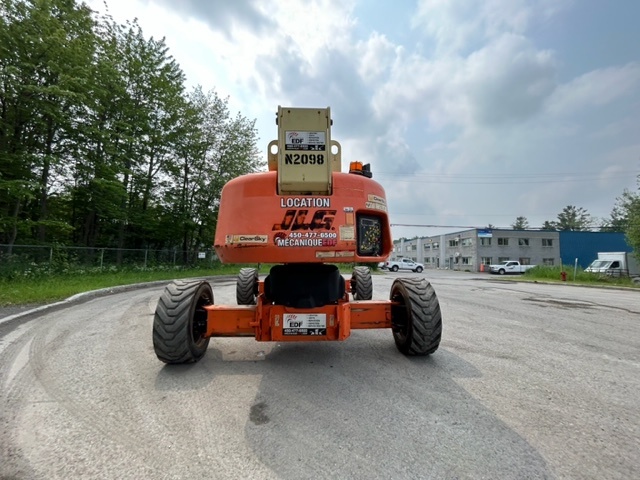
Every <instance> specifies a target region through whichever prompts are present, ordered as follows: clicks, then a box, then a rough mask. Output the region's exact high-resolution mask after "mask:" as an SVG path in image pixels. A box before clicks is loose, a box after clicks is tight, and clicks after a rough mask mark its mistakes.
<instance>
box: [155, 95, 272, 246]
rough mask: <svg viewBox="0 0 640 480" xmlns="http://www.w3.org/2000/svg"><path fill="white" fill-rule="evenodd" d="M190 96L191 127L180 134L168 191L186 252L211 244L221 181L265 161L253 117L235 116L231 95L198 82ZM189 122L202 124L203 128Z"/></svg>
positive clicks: (186, 117)
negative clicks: (231, 110)
mask: <svg viewBox="0 0 640 480" xmlns="http://www.w3.org/2000/svg"><path fill="white" fill-rule="evenodd" d="M188 100H189V105H188V107H187V108H186V110H185V112H184V115H183V123H184V125H183V128H182V130H183V131H184V132H189V133H187V134H182V135H181V138H182V141H181V142H180V143H179V148H178V157H177V158H176V159H175V161H174V162H172V164H171V167H170V170H169V172H170V173H171V175H172V177H171V186H170V187H169V188H168V190H167V192H166V196H165V205H166V206H167V208H170V209H171V215H170V216H169V218H173V219H174V222H175V223H174V225H176V226H177V225H179V226H180V227H179V235H180V240H179V241H180V247H181V250H182V251H183V252H187V251H189V250H193V249H195V248H199V247H202V246H209V245H211V243H212V240H213V235H214V232H215V225H216V218H217V209H218V207H219V203H220V195H221V192H222V187H223V186H224V185H225V183H227V182H228V181H229V180H231V179H233V178H235V177H238V176H240V175H243V174H245V173H250V172H254V171H256V170H258V169H259V168H260V167H261V166H262V165H263V163H262V162H261V161H260V157H259V151H258V149H257V146H256V144H257V131H256V129H255V125H254V121H251V120H248V119H247V118H245V117H243V116H241V115H240V114H238V115H236V117H234V118H232V117H231V116H230V113H229V108H228V101H227V100H226V99H224V100H223V99H221V98H220V97H218V95H217V94H216V93H215V92H213V91H212V92H208V93H204V92H203V91H202V89H201V88H200V87H198V88H196V89H194V91H193V92H191V94H190V95H189V97H188ZM190 125H191V127H192V126H193V125H197V126H198V130H197V131H194V130H193V128H191V127H190ZM174 229H175V227H174Z"/></svg>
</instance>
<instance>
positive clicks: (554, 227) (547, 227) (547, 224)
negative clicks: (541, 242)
mask: <svg viewBox="0 0 640 480" xmlns="http://www.w3.org/2000/svg"><path fill="white" fill-rule="evenodd" d="M557 229H558V226H557V224H556V222H553V221H551V222H550V221H549V220H545V221H544V223H543V224H542V230H557Z"/></svg>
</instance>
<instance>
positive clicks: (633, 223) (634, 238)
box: [625, 200, 640, 260]
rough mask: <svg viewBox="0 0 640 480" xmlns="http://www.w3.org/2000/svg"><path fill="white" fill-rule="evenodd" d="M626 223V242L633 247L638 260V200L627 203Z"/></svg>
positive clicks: (639, 231) (639, 215)
mask: <svg viewBox="0 0 640 480" xmlns="http://www.w3.org/2000/svg"><path fill="white" fill-rule="evenodd" d="M627 219H628V221H627V225H626V230H625V233H626V238H627V243H628V244H629V245H630V246H631V248H632V249H633V251H634V253H635V256H636V257H637V258H638V260H640V200H637V201H635V202H633V203H632V204H631V205H629V209H628V216H627Z"/></svg>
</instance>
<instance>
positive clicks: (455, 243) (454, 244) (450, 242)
mask: <svg viewBox="0 0 640 480" xmlns="http://www.w3.org/2000/svg"><path fill="white" fill-rule="evenodd" d="M459 244H460V240H458V239H457V238H454V239H453V240H449V246H450V247H457V246H458V245H459Z"/></svg>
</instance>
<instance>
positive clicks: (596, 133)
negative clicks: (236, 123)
mask: <svg viewBox="0 0 640 480" xmlns="http://www.w3.org/2000/svg"><path fill="white" fill-rule="evenodd" d="M86 3H87V4H89V5H90V6H91V7H92V8H93V9H95V10H97V11H99V12H102V13H104V12H105V9H108V11H109V13H110V14H111V15H112V16H113V17H114V18H115V19H116V20H118V21H121V22H124V21H126V20H132V19H133V18H137V19H138V22H139V24H140V26H141V27H142V29H143V32H144V33H145V35H147V36H149V37H151V36H153V37H154V38H165V41H166V44H167V46H168V47H169V49H170V50H169V53H170V54H171V55H172V56H173V57H174V58H175V59H176V60H177V61H178V63H179V64H180V66H181V67H182V69H183V71H184V73H185V75H186V79H187V85H188V86H189V88H191V87H194V86H196V85H201V86H202V87H203V88H204V89H205V90H215V91H216V92H217V93H218V94H219V95H220V96H222V97H227V96H228V98H229V106H230V108H231V110H232V113H235V112H238V111H239V112H240V113H241V114H242V115H244V116H245V117H248V118H251V119H253V118H255V119H256V126H257V129H258V133H259V136H260V140H259V141H260V144H259V146H260V147H262V148H263V149H264V152H265V159H266V149H267V144H268V143H269V141H270V140H272V139H275V138H276V137H277V130H276V129H277V126H276V125H275V121H274V118H275V112H276V110H277V107H278V105H282V106H288V107H326V106H330V107H331V113H332V117H333V120H334V125H333V128H332V138H333V139H334V140H337V141H339V142H340V143H341V145H342V162H343V171H344V170H346V169H347V168H348V163H349V162H350V161H354V160H358V161H362V162H364V163H370V164H371V169H372V171H373V178H374V179H375V180H377V181H378V182H379V183H381V184H382V186H383V187H384V188H385V191H386V195H387V203H388V205H389V213H390V219H391V223H392V224H393V225H394V226H393V228H392V233H393V237H394V238H399V237H415V236H430V235H436V234H441V233H447V232H454V231H459V230H462V229H464V227H467V226H468V227H479V228H482V227H485V226H487V225H489V224H491V225H494V226H495V227H506V228H510V225H511V224H513V223H514V222H515V220H516V218H517V217H519V216H524V217H526V218H527V220H528V222H529V225H530V226H531V227H532V228H536V227H540V226H541V225H542V223H543V222H544V221H545V220H550V221H552V220H556V218H557V215H558V213H560V212H561V211H562V209H563V208H564V207H566V206H567V205H574V206H576V207H582V208H584V209H586V210H587V211H588V213H590V214H591V215H592V216H593V217H595V218H596V219H603V218H608V217H609V216H610V214H611V210H612V208H613V206H614V204H615V201H616V198H617V197H619V196H620V195H621V194H622V193H623V191H624V189H630V190H632V191H637V189H638V183H637V176H638V174H640V48H639V47H638V46H640V27H638V19H640V2H638V1H637V0H414V1H410V0H394V1H393V2H391V1H384V2H383V1H367V2H365V1H363V0H307V1H302V0H280V1H266V0H265V1H260V0H233V1H229V0H213V1H207V0H106V2H104V1H103V0H88V1H86ZM400 225H419V226H411V227H409V226H400Z"/></svg>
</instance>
